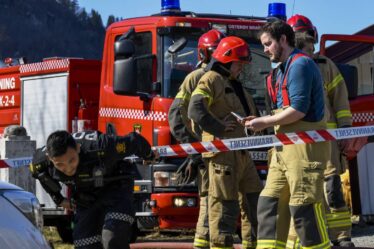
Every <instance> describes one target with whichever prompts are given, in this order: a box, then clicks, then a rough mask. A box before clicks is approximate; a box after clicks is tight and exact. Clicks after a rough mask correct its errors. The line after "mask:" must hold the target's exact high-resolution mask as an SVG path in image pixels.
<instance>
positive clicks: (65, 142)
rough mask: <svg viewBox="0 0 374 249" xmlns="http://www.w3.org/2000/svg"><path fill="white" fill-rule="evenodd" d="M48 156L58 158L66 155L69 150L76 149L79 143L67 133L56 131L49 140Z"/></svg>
mask: <svg viewBox="0 0 374 249" xmlns="http://www.w3.org/2000/svg"><path fill="white" fill-rule="evenodd" d="M46 147H47V154H48V156H49V157H57V156H61V155H63V154H65V153H66V151H67V150H68V148H72V149H76V148H77V143H76V142H75V140H74V138H73V136H72V135H71V134H70V133H69V132H67V131H62V130H61V131H55V132H53V133H51V134H50V135H49V136H48V138H47V145H46Z"/></svg>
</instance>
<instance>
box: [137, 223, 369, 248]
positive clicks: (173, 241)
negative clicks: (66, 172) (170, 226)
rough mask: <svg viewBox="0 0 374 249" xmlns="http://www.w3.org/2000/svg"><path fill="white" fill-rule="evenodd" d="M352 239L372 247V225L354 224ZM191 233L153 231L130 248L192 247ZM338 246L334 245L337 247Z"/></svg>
mask: <svg viewBox="0 0 374 249" xmlns="http://www.w3.org/2000/svg"><path fill="white" fill-rule="evenodd" d="M352 240H353V242H354V243H355V245H356V247H364V248H373V249H374V225H366V224H364V223H363V224H361V225H355V226H353V230H352ZM192 241H193V233H192V232H191V231H190V232H187V233H185V234H180V233H161V234H159V233H153V234H149V235H147V236H145V237H140V238H139V239H138V240H137V243H136V244H133V245H132V246H131V248H132V249H138V248H142V249H146V248H165V249H167V248H173V249H175V248H180V249H192ZM235 242H236V243H237V245H236V246H235V248H238V249H239V248H241V246H240V245H239V244H240V241H239V239H238V238H236V240H235ZM337 248H339V247H334V249H337Z"/></svg>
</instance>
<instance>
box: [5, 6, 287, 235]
mask: <svg viewBox="0 0 374 249" xmlns="http://www.w3.org/2000/svg"><path fill="white" fill-rule="evenodd" d="M162 2H163V3H164V5H163V6H162V11H161V13H158V14H154V15H151V16H147V17H139V18H131V19H125V20H123V21H120V22H117V23H114V24H112V25H111V26H110V27H109V28H108V29H107V33H106V38H105V44H104V53H103V59H102V63H100V62H99V61H87V60H83V59H58V58H54V59H53V58H52V59H49V60H46V61H43V62H40V63H31V64H25V65H21V66H14V67H9V68H4V69H1V70H0V86H1V89H0V91H1V92H0V94H1V98H2V104H1V106H0V114H1V115H2V119H1V121H0V122H1V123H0V125H1V128H0V129H3V128H4V127H5V126H7V125H10V124H22V125H23V126H25V128H26V129H27V130H28V133H29V135H30V136H31V138H32V139H35V140H37V145H38V146H41V145H43V143H44V142H45V140H46V138H47V136H48V134H49V133H50V132H52V131H54V130H56V129H67V130H69V131H76V130H82V129H87V128H92V129H95V128H98V129H99V130H101V131H104V132H105V130H106V126H107V124H108V123H112V124H113V125H114V127H115V129H116V132H117V133H118V134H126V133H128V132H131V131H137V132H139V133H140V134H142V135H143V136H144V137H146V138H147V140H148V141H149V142H150V143H151V144H152V145H153V146H158V145H168V144H173V143H175V141H174V139H173V137H172V136H171V133H170V130H169V125H168V120H167V113H168V109H169V106H170V104H171V102H172V100H173V98H174V96H175V94H176V92H177V91H178V88H179V86H180V84H181V82H182V81H183V79H184V77H185V76H186V75H187V74H188V73H189V72H191V71H192V70H193V69H194V68H195V65H196V64H197V62H198V61H197V41H198V38H199V36H200V35H202V34H203V33H204V32H206V31H208V30H209V29H212V28H215V29H219V30H220V31H222V32H224V33H226V34H227V35H235V36H239V37H241V38H243V39H245V40H246V41H247V42H248V44H249V45H250V47H251V51H252V57H253V63H252V64H250V65H248V66H247V67H246V68H245V73H243V74H242V75H243V78H242V79H241V80H242V81H243V84H244V85H245V87H246V88H247V89H248V91H250V92H251V93H252V95H253V96H254V98H255V100H256V102H257V103H258V104H259V106H262V107H263V108H262V109H264V105H263V95H264V88H263V82H264V76H265V75H266V73H267V72H269V71H270V69H271V64H270V62H269V60H268V57H267V56H266V55H265V54H264V53H263V48H262V46H261V44H260V42H259V40H258V38H257V34H258V31H259V29H260V28H261V26H262V25H264V24H265V23H266V22H268V21H271V20H274V19H275V18H277V17H279V16H277V15H275V14H274V15H273V14H272V16H269V17H253V16H235V15H218V14H198V13H194V12H185V11H181V10H180V8H179V1H176V0H174V1H162ZM281 5H283V4H281ZM284 12H285V11H283V12H282V13H283V15H284ZM282 13H281V14H282ZM275 16H276V17H275ZM282 18H285V16H283V17H282ZM100 65H101V76H100ZM99 77H101V79H99ZM3 117H4V118H3ZM252 155H253V156H254V157H255V159H260V160H261V159H262V160H264V159H265V158H264V157H265V156H266V154H265V153H263V152H254V153H253V154H252ZM129 160H132V161H133V162H134V163H136V164H137V171H136V172H134V174H135V175H136V181H135V189H134V193H135V199H136V210H137V212H136V216H137V227H139V228H140V229H151V228H154V227H159V228H160V229H189V228H194V227H195V224H196V221H197V217H198V207H199V199H198V194H197V188H196V185H195V184H189V185H185V186H178V185H177V184H176V181H175V180H176V177H175V175H176V174H175V172H176V170H177V168H178V167H179V165H180V164H181V162H182V161H183V160H184V159H183V158H177V157H174V158H162V159H161V161H160V162H159V163H157V164H155V165H152V166H143V165H142V164H141V163H138V162H137V161H136V160H137V159H129ZM36 192H37V194H38V197H39V199H40V200H41V203H42V204H43V205H44V211H45V217H46V224H57V226H58V228H59V232H60V234H61V235H62V237H64V238H65V240H69V239H68V238H69V236H68V235H69V230H70V228H69V225H68V224H69V222H68V221H69V219H66V218H68V217H69V216H68V215H67V214H65V213H64V212H63V210H61V209H58V208H56V207H55V205H54V204H53V202H52V201H51V200H50V198H49V197H48V196H46V194H42V193H41V192H42V190H41V188H40V186H39V187H38V186H37V187H36ZM62 217H64V219H61V218H62ZM61 221H63V222H61Z"/></svg>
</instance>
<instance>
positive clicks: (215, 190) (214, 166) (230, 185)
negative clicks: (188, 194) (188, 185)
mask: <svg viewBox="0 0 374 249" xmlns="http://www.w3.org/2000/svg"><path fill="white" fill-rule="evenodd" d="M206 159H208V158H206ZM208 160H209V195H208V210H209V228H210V248H232V247H233V244H234V239H233V235H234V234H235V231H236V228H237V221H238V217H239V209H240V208H239V195H241V196H242V197H243V198H246V201H247V202H246V203H242V204H241V205H242V207H243V208H244V209H243V212H242V213H243V214H244V217H246V219H248V220H249V221H250V224H251V225H250V226H249V225H248V224H246V225H247V229H248V230H249V229H251V231H250V232H244V233H245V234H247V235H248V234H249V235H253V237H251V238H246V242H243V245H245V246H246V247H244V248H254V246H255V245H256V241H255V239H256V238H255V236H256V231H257V216H256V213H257V200H258V195H259V193H260V192H261V190H262V183H261V181H260V178H259V176H258V174H257V171H256V168H255V166H254V164H253V161H252V160H251V159H250V156H249V153H248V151H230V152H224V153H217V154H215V155H214V156H213V157H211V158H209V159H208ZM239 193H240V194H239ZM242 222H243V219H242Z"/></svg>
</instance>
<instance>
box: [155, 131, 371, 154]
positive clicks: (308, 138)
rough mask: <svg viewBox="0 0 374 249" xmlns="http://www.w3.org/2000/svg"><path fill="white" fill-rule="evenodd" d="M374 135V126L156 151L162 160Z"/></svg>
mask: <svg viewBox="0 0 374 249" xmlns="http://www.w3.org/2000/svg"><path fill="white" fill-rule="evenodd" d="M372 135H374V126H360V127H350V128H339V129H327V130H313V131H301V132H291V133H282V134H276V135H266V136H252V137H242V138H231V139H222V140H214V141H211V142H196V143H188V144H176V145H165V146H157V147H155V149H157V151H158V152H159V154H160V156H166V157H168V156H186V155H190V154H200V153H204V152H224V151H233V150H244V149H255V148H265V147H272V146H284V145H291V144H310V143H318V142H325V141H332V140H340V139H347V138H356V137H366V136H372Z"/></svg>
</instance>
